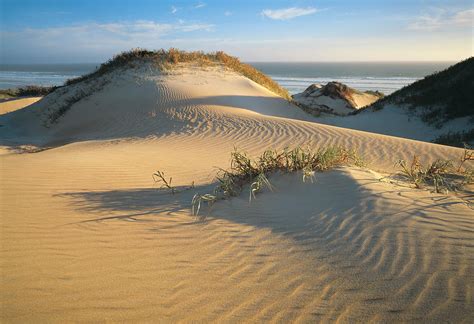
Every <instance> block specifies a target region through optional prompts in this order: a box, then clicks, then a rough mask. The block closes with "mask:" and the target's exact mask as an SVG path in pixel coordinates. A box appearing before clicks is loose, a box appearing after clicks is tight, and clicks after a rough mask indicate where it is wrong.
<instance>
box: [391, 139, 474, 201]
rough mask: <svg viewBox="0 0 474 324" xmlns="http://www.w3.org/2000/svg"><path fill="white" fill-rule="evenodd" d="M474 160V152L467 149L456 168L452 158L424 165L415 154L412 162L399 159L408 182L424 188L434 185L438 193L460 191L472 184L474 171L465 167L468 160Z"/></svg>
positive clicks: (398, 163)
mask: <svg viewBox="0 0 474 324" xmlns="http://www.w3.org/2000/svg"><path fill="white" fill-rule="evenodd" d="M472 160H474V152H473V151H472V150H470V149H467V148H466V149H465V150H464V153H463V155H462V156H461V158H460V163H459V165H458V167H457V168H456V167H455V166H454V165H455V163H454V162H453V161H451V160H440V159H438V160H436V161H434V162H433V163H431V164H426V165H423V164H422V163H421V162H420V159H419V157H418V156H416V155H414V156H413V159H412V161H411V162H410V163H408V162H406V161H404V160H399V161H398V162H397V165H398V166H399V167H400V172H399V173H400V174H401V175H402V177H404V178H405V179H406V180H408V182H410V183H412V184H414V185H415V187H416V188H418V189H422V188H424V187H426V186H433V187H434V190H435V191H436V192H437V193H440V192H448V191H458V190H461V189H462V188H463V187H464V186H465V185H467V184H471V183H472V180H473V176H474V171H473V170H472V169H470V168H463V165H464V163H465V162H466V161H472Z"/></svg>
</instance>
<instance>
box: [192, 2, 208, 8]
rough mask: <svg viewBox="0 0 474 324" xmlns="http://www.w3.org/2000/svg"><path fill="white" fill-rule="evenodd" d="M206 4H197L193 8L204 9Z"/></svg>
mask: <svg viewBox="0 0 474 324" xmlns="http://www.w3.org/2000/svg"><path fill="white" fill-rule="evenodd" d="M205 6H206V4H205V3H204V2H199V3H198V4H197V5H195V6H194V8H196V9H199V8H203V7H205Z"/></svg>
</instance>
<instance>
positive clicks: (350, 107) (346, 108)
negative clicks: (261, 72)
mask: <svg viewBox="0 0 474 324" xmlns="http://www.w3.org/2000/svg"><path fill="white" fill-rule="evenodd" d="M382 97H383V94H381V93H379V92H360V91H357V90H356V89H353V88H350V87H348V86H346V85H345V84H342V83H340V82H329V83H328V84H325V85H319V84H312V85H311V86H309V87H308V88H307V89H306V90H305V91H303V92H302V93H298V94H295V95H293V100H294V101H296V102H297V103H298V104H300V105H303V106H305V108H306V109H309V112H311V110H313V111H314V113H316V114H317V113H321V112H323V113H324V112H325V113H332V114H337V115H347V114H349V113H352V112H354V111H356V110H358V109H360V108H363V107H366V106H368V105H370V104H372V103H374V102H375V101H377V100H379V99H380V98H382Z"/></svg>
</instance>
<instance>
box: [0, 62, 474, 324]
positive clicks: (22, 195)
mask: <svg viewBox="0 0 474 324" xmlns="http://www.w3.org/2000/svg"><path fill="white" fill-rule="evenodd" d="M74 86H75V87H80V86H81V84H80V83H78V84H75V85H74ZM52 95H54V93H53V94H51V95H50V96H52ZM56 99H57V98H55V97H49V98H48V97H45V98H44V99H42V100H41V101H39V102H37V103H35V104H33V105H32V106H29V107H27V108H25V109H23V110H18V111H16V112H10V113H8V114H5V115H2V116H1V117H0V124H2V125H4V126H3V127H1V128H0V141H1V143H0V144H1V145H3V146H5V147H7V148H8V149H7V150H6V151H5V153H6V154H4V155H2V156H0V159H1V164H0V165H1V176H2V186H1V192H0V199H1V201H0V206H1V207H0V215H1V218H0V219H1V227H2V237H1V247H2V249H1V256H0V259H1V260H2V261H1V271H2V279H0V280H1V282H0V286H1V289H2V291H3V293H2V294H1V296H0V305H1V307H2V311H1V312H0V318H1V319H2V321H5V322H17V321H33V320H34V321H53V322H59V321H64V320H75V321H93V320H97V319H99V318H100V319H104V320H108V321H132V320H133V321H142V322H147V321H153V320H157V319H160V320H162V321H169V322H172V321H177V320H181V321H188V322H189V321H228V322H241V321H249V322H259V321H290V320H292V321H300V322H314V321H318V320H319V321H341V322H353V321H375V322H384V321H455V322H459V321H461V322H462V321H466V322H467V321H469V319H470V318H472V317H473V316H474V311H473V309H474V307H473V289H474V287H473V285H472V282H474V261H473V260H474V257H473V256H474V217H473V216H474V212H473V211H472V209H470V208H469V206H468V205H467V203H466V202H465V201H464V200H461V199H460V198H458V197H456V196H454V195H448V196H446V195H440V194H433V193H430V192H429V191H422V190H421V191H420V190H415V189H412V188H409V187H400V186H395V185H393V184H390V183H387V182H384V181H380V179H381V178H382V176H383V175H385V174H386V173H387V172H391V171H393V169H394V163H395V161H396V160H398V159H401V158H403V159H407V160H408V159H410V158H411V157H412V156H413V154H414V153H416V154H418V155H419V156H420V157H421V158H422V159H423V160H425V161H433V160H435V159H437V158H449V159H457V158H458V157H459V156H460V155H461V154H462V150H460V149H457V148H452V147H447V146H441V145H436V144H430V143H424V142H418V141H413V140H408V139H401V138H395V137H390V136H384V135H379V134H372V133H367V132H362V131H355V130H349V129H344V128H339V127H333V126H327V125H322V124H318V123H315V122H314V119H313V117H311V116H308V115H306V114H305V113H304V112H302V111H300V110H298V109H297V108H296V107H294V106H292V105H291V104H289V103H288V101H286V100H284V99H282V98H280V97H277V96H275V95H274V94H273V93H271V92H270V91H268V90H267V89H265V88H263V87H262V86H260V85H258V84H256V83H254V82H253V81H250V80H249V79H246V78H244V77H242V76H240V75H238V74H236V73H235V72H232V71H229V70H227V69H225V68H223V67H207V68H203V67H197V66H192V65H191V66H190V65H183V66H181V67H180V68H178V69H174V70H173V71H172V72H169V73H162V72H159V71H156V70H153V68H151V67H150V66H144V67H141V68H135V69H128V70H126V71H121V72H120V73H118V74H117V75H112V77H111V82H109V83H107V84H106V85H105V86H104V87H103V88H102V89H101V90H100V91H97V92H95V93H93V94H91V95H90V96H88V97H87V98H85V99H83V100H80V101H78V102H76V103H74V104H73V105H72V107H71V109H70V110H69V111H68V112H67V113H66V114H64V115H63V116H62V117H61V118H60V119H59V120H58V122H57V123H55V124H54V125H51V126H50V127H49V128H46V127H44V126H43V124H42V118H45V116H47V114H48V107H49V106H48V103H49V101H51V100H56ZM20 145H37V146H40V147H50V149H48V150H44V151H41V152H38V153H30V154H15V153H12V151H11V150H10V149H9V148H11V147H16V146H20ZM297 145H308V146H310V147H322V146H326V145H344V146H347V147H352V148H355V149H357V150H358V151H359V152H360V153H361V155H362V156H364V157H365V159H366V160H367V161H368V163H369V167H370V169H372V170H376V171H378V172H380V173H377V172H376V171H371V170H368V169H358V168H351V167H344V168H340V169H337V170H333V171H331V172H328V173H321V174H317V175H316V182H315V183H314V184H310V183H302V181H301V178H300V175H298V174H295V175H275V176H273V177H272V178H271V179H270V180H271V181H272V183H273V184H274V185H275V187H276V188H277V189H276V191H275V192H273V193H269V192H268V193H267V192H265V193H262V194H261V195H259V196H258V197H257V199H256V200H255V201H253V202H252V204H250V205H249V203H248V196H246V195H245V194H243V195H242V196H241V197H237V198H234V199H231V200H228V201H223V202H219V203H218V204H216V205H215V206H214V207H213V209H212V210H211V211H210V212H209V214H208V215H207V217H206V220H205V221H201V222H200V221H196V219H195V218H194V217H193V216H192V215H191V211H190V202H191V198H192V196H193V194H194V192H206V191H208V190H209V189H210V188H211V187H212V186H213V181H214V174H215V172H216V167H222V168H226V167H228V163H229V153H230V152H231V151H232V149H233V148H234V147H238V148H240V149H242V150H245V151H247V152H248V153H249V154H251V155H257V154H260V153H262V152H263V151H264V150H265V149H268V148H283V147H286V146H289V147H294V146H297ZM157 169H160V170H163V171H165V172H166V173H167V174H168V175H170V176H172V177H173V184H174V185H175V186H177V187H184V186H189V185H190V184H191V183H192V182H193V181H194V183H195V186H196V188H195V189H194V190H186V191H183V192H181V193H179V194H175V195H171V194H170V193H169V192H166V191H164V190H160V189H159V188H157V187H156V185H155V184H154V183H153V180H152V178H151V174H152V173H153V172H154V171H156V170H157ZM336 197H338V198H339V199H336ZM335 199H336V200H335ZM205 212H206V213H207V212H208V211H205Z"/></svg>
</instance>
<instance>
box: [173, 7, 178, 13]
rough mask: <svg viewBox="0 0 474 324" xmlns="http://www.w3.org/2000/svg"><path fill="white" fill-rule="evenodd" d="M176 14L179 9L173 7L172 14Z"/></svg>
mask: <svg viewBox="0 0 474 324" xmlns="http://www.w3.org/2000/svg"><path fill="white" fill-rule="evenodd" d="M176 12H178V8H176V7H175V6H171V13H172V14H175V13H176Z"/></svg>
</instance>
